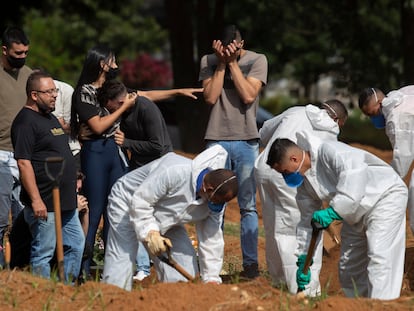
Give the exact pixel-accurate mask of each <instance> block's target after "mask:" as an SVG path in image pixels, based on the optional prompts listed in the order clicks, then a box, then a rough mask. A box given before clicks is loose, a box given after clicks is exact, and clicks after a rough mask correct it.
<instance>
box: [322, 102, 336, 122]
mask: <svg viewBox="0 0 414 311" xmlns="http://www.w3.org/2000/svg"><path fill="white" fill-rule="evenodd" d="M322 107H325V108H326V109H328V110H329V111H330V112H331V113H332V114H333V115H334V119H338V115H337V114H336V111H335V110H334V109H333V108H332V107H331V106H329V105H328V104H327V103H322Z"/></svg>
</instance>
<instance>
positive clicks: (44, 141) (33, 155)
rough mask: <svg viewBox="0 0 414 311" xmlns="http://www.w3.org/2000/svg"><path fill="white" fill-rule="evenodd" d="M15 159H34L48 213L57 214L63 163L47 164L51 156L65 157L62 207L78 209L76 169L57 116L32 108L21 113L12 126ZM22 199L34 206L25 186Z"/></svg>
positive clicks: (27, 204)
mask: <svg viewBox="0 0 414 311" xmlns="http://www.w3.org/2000/svg"><path fill="white" fill-rule="evenodd" d="M11 136H12V143H13V148H14V157H15V159H16V160H18V159H25V160H30V161H31V163H32V166H33V170H34V173H35V177H36V184H37V187H38V189H39V192H40V196H41V197H42V200H43V202H44V203H45V204H46V207H47V210H48V212H53V192H52V190H53V187H54V185H55V183H54V181H53V180H52V179H51V178H50V176H48V174H47V171H46V167H47V168H48V169H49V172H50V175H51V177H52V178H56V177H57V176H58V175H59V171H60V169H61V167H62V164H53V163H49V164H47V165H45V164H46V158H48V157H63V159H64V165H63V171H62V175H61V177H60V178H59V190H60V191H59V194H60V207H61V210H62V211H65V210H73V209H75V208H76V167H75V160H74V157H73V155H72V152H71V151H70V148H69V144H68V136H67V135H66V134H65V133H64V131H63V129H62V127H61V126H60V124H59V121H58V120H57V118H56V117H55V116H54V115H53V114H51V113H50V114H47V115H43V114H41V113H38V112H36V111H34V110H32V109H29V108H23V109H22V110H20V112H19V113H18V114H17V116H16V118H15V119H14V121H13V123H12V127H11ZM20 199H21V201H22V203H23V204H24V205H25V206H31V200H30V197H29V195H28V194H27V192H26V189H24V187H22V191H21V195H20Z"/></svg>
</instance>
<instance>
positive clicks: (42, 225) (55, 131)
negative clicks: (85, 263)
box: [11, 71, 85, 283]
mask: <svg viewBox="0 0 414 311" xmlns="http://www.w3.org/2000/svg"><path fill="white" fill-rule="evenodd" d="M58 91H59V90H58V89H57V88H56V87H55V84H54V82H53V78H52V77H51V76H50V75H49V74H47V73H45V72H42V71H34V72H33V73H32V74H31V75H30V76H29V77H28V79H27V85H26V94H27V101H26V105H25V106H24V107H23V108H22V109H21V110H20V112H19V113H18V114H17V116H16V118H15V119H14V121H13V123H12V125H11V139H12V143H13V147H14V157H15V159H16V160H17V165H18V167H19V172H20V180H21V183H22V185H23V187H22V193H21V201H22V203H23V204H24V209H23V212H24V219H25V221H26V223H27V224H28V226H29V229H30V233H31V235H32V242H31V250H30V265H31V271H32V273H33V274H36V275H39V276H42V277H44V278H50V271H51V267H50V261H51V260H52V258H53V255H54V253H55V247H56V230H55V213H54V202H53V195H52V192H53V191H52V190H53V187H54V180H53V179H54V178H57V176H58V172H59V171H60V172H61V173H62V174H61V176H60V177H59V192H60V208H61V219H62V238H63V249H64V272H65V281H66V282H69V283H71V282H72V281H73V280H74V279H76V278H77V276H78V274H79V271H80V264H81V260H82V253H83V248H84V244H85V237H84V234H83V231H82V226H81V223H80V220H79V217H78V211H77V200H76V168H75V160H74V157H73V155H72V152H71V150H70V148H69V144H68V136H67V135H66V134H65V132H64V131H63V129H62V127H61V125H60V123H59V121H58V119H57V118H56V117H55V116H54V115H53V114H52V113H51V112H52V111H53V110H54V109H55V102H56V97H57V96H58ZM48 157H62V158H63V159H64V162H63V163H61V164H59V165H56V164H55V165H49V164H48V163H45V162H46V159H47V158H48ZM57 166H59V167H57ZM48 170H50V175H49V174H48ZM62 281H63V280H62Z"/></svg>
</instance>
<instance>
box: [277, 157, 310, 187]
mask: <svg viewBox="0 0 414 311" xmlns="http://www.w3.org/2000/svg"><path fill="white" fill-rule="evenodd" d="M302 151H303V156H302V161H301V162H300V164H299V167H298V168H297V170H296V171H294V172H293V173H282V176H283V179H284V180H285V182H286V184H287V185H288V186H289V187H292V188H297V187H299V186H300V185H301V184H302V183H303V180H304V178H303V176H302V175H301V174H300V173H299V171H300V169H301V168H302V165H303V162H304V161H305V151H304V150H302Z"/></svg>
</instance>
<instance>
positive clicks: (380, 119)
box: [369, 113, 385, 129]
mask: <svg viewBox="0 0 414 311" xmlns="http://www.w3.org/2000/svg"><path fill="white" fill-rule="evenodd" d="M369 118H370V119H371V122H372V123H373V124H374V126H375V128H377V129H383V128H384V127H385V117H384V115H383V114H382V113H380V114H379V115H376V116H371V117H369Z"/></svg>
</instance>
